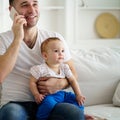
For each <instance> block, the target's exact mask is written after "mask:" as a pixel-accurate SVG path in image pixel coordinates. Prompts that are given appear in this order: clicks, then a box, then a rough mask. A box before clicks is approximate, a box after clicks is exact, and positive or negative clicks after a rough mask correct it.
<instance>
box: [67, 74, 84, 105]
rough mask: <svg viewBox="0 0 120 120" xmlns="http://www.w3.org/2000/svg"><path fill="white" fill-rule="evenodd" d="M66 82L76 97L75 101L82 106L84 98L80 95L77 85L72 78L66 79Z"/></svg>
mask: <svg viewBox="0 0 120 120" xmlns="http://www.w3.org/2000/svg"><path fill="white" fill-rule="evenodd" d="M68 81H69V83H70V85H71V87H72V89H73V91H74V93H75V95H76V100H77V102H78V104H79V105H81V104H84V101H85V96H83V95H82V93H81V90H80V87H79V84H78V82H77V80H76V79H75V77H74V76H71V77H69V78H68Z"/></svg>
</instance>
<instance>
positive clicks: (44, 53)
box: [42, 52, 47, 60]
mask: <svg viewBox="0 0 120 120" xmlns="http://www.w3.org/2000/svg"><path fill="white" fill-rule="evenodd" d="M42 57H43V58H44V59H45V60H46V59H47V53H46V52H42Z"/></svg>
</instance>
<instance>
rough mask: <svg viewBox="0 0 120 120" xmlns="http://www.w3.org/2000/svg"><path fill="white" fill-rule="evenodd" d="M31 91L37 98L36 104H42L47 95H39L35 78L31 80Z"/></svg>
mask: <svg viewBox="0 0 120 120" xmlns="http://www.w3.org/2000/svg"><path fill="white" fill-rule="evenodd" d="M30 90H31V92H32V94H33V96H34V98H35V101H36V103H38V104H39V103H41V102H42V100H43V99H44V97H45V95H42V94H40V93H39V91H38V89H37V80H36V78H34V77H33V76H31V78H30Z"/></svg>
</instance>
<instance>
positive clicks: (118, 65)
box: [69, 48, 120, 106]
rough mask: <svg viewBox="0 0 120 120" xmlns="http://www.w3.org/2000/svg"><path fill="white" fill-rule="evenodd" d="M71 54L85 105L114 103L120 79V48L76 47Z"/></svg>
mask: <svg viewBox="0 0 120 120" xmlns="http://www.w3.org/2000/svg"><path fill="white" fill-rule="evenodd" d="M71 54H72V57H73V61H74V64H75V68H76V71H77V74H78V83H79V85H80V88H81V91H82V93H83V94H84V95H85V96H86V101H85V105H86V106H88V105H96V104H106V103H111V104H112V97H113V94H114V91H115V89H116V86H117V84H118V81H119V80H120V48H118V49H117V48H116V49H113V48H99V49H98V48H96V49H91V50H84V49H79V50H78V49H77V50H75V49H74V50H71ZM69 90H70V89H69Z"/></svg>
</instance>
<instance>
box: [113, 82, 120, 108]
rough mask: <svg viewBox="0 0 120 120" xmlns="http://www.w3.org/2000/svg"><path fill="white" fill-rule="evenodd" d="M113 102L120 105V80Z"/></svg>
mask: <svg viewBox="0 0 120 120" xmlns="http://www.w3.org/2000/svg"><path fill="white" fill-rule="evenodd" d="M113 104H114V105H116V106H120V82H119V84H118V86H117V88H116V90H115V93H114V96H113Z"/></svg>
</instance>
